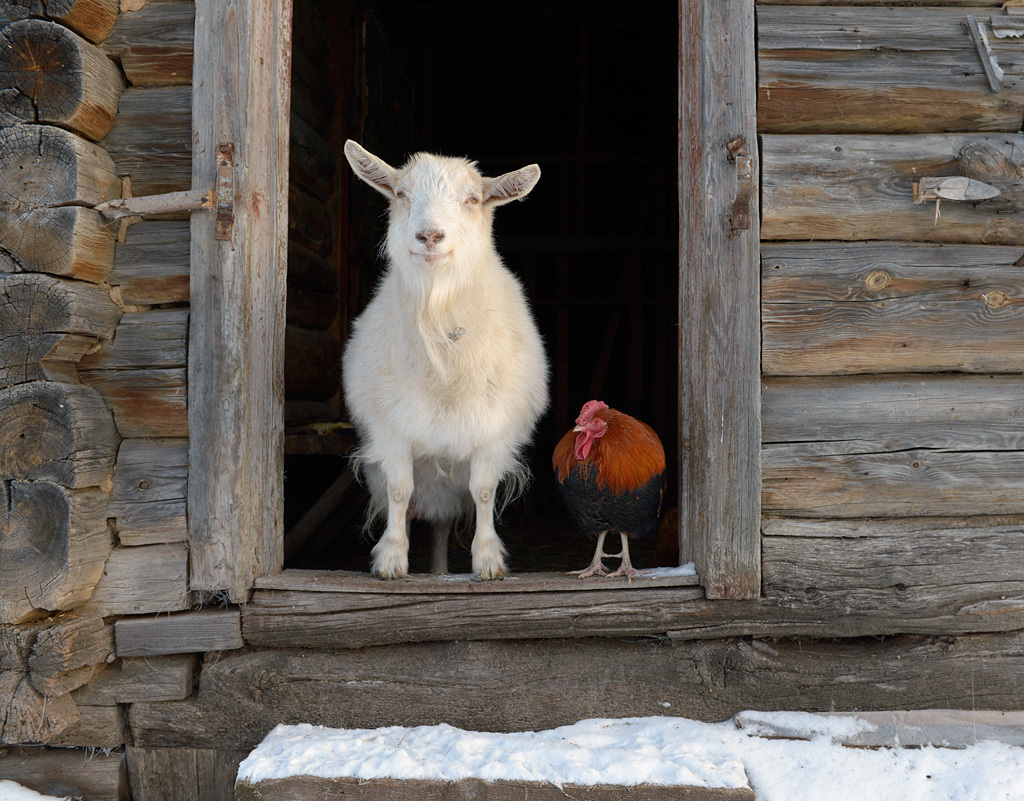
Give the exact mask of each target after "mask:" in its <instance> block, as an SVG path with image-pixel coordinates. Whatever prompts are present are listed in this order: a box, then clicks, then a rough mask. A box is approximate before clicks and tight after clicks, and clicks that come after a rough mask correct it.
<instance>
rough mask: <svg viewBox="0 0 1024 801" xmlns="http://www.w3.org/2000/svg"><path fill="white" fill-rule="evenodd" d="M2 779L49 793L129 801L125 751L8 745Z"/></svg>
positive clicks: (97, 800) (1, 761) (0, 773)
mask: <svg viewBox="0 0 1024 801" xmlns="http://www.w3.org/2000/svg"><path fill="white" fill-rule="evenodd" d="M0 779H11V780H13V781H16V782H18V783H19V784H22V785H23V786H25V787H28V788H30V789H32V790H35V791H36V792H38V793H45V794H46V795H54V796H58V797H63V796H79V797H82V798H88V799H89V801H128V798H129V794H128V774H127V771H126V770H125V765H124V755H123V754H104V753H103V752H99V753H95V754H87V753H86V752H85V751H74V750H70V749H67V748H7V749H5V750H4V753H3V755H2V756H0Z"/></svg>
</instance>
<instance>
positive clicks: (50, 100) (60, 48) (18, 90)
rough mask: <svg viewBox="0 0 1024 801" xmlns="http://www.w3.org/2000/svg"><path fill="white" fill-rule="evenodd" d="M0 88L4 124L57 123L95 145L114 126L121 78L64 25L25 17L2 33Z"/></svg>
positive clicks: (97, 51) (104, 58) (114, 67)
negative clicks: (2, 90) (0, 90)
mask: <svg viewBox="0 0 1024 801" xmlns="http://www.w3.org/2000/svg"><path fill="white" fill-rule="evenodd" d="M0 86H3V87H4V92H3V93H2V94H0V121H2V123H3V124H4V125H15V124H17V123H21V122H30V123H45V124H48V125H59V126H60V127H62V128H67V129H68V130H71V131H74V132H75V133H77V134H80V135H81V136H84V137H85V138H86V139H90V140H92V141H96V140H98V139H102V138H103V137H104V136H106V134H107V133H108V132H109V131H110V127H111V126H112V125H113V123H114V117H115V116H116V115H117V100H118V96H119V95H120V94H121V91H122V90H123V89H124V78H123V77H122V76H121V71H120V70H119V69H118V68H117V65H116V64H114V62H113V61H111V60H110V59H109V58H107V56H106V54H105V53H104V52H103V51H102V50H100V49H99V48H98V47H96V45H94V44H91V43H90V42H88V41H86V40H85V39H83V38H82V37H81V36H79V35H78V34H76V33H74V32H72V31H71V30H69V29H68V28H65V27H64V26H63V25H59V24H57V23H55V22H48V21H45V20H40V19H25V20H20V21H18V22H14V23H11V24H10V25H8V26H7V27H6V28H4V29H3V30H2V31H0ZM11 89H13V90H14V91H10V90H11Z"/></svg>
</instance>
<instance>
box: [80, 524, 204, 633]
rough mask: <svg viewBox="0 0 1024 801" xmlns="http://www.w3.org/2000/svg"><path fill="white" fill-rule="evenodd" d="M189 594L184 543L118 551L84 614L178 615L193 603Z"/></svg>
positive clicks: (117, 549)
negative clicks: (157, 613)
mask: <svg viewBox="0 0 1024 801" xmlns="http://www.w3.org/2000/svg"><path fill="white" fill-rule="evenodd" d="M191 600H192V599H191V596H190V594H189V591H188V548H187V547H186V546H185V544H184V543H180V542H178V543H161V544H159V545H141V546H136V547H123V548H115V549H114V550H113V551H111V552H110V556H109V557H107V563H106V565H105V566H104V568H103V575H102V576H100V580H99V581H98V582H96V587H95V589H94V590H93V592H92V595H91V596H90V597H89V600H88V601H86V602H85V603H84V604H82V606H81V607H79V611H80V612H83V613H87V614H89V613H91V614H97V615H103V616H104V617H109V616H111V615H142V614H147V613H151V612H177V611H179V610H182V609H187V608H188V607H189V605H190V603H191Z"/></svg>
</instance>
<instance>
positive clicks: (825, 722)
mask: <svg viewBox="0 0 1024 801" xmlns="http://www.w3.org/2000/svg"><path fill="white" fill-rule="evenodd" d="M780 727H784V728H785V729H786V730H788V731H797V732H799V733H800V734H801V735H802V736H804V737H806V738H807V739H802V740H788V739H787V740H783V739H768V738H765V737H763V736H760V732H762V731H763V732H769V731H772V730H777V729H779V728H780ZM865 727H867V729H865ZM871 728H872V727H871V724H869V723H865V722H864V721H858V720H856V719H853V718H823V717H821V716H816V715H811V714H807V713H801V712H744V713H742V714H741V715H738V716H737V717H736V718H735V719H734V720H729V721H725V722H723V723H700V722H697V721H693V720H687V719H685V718H672V717H650V718H625V719H621V720H605V719H596V720H584V721H580V722H579V723H576V724H574V725H572V726H563V727H561V728H558V729H551V730H549V731H541V732H518V733H513V734H494V733H485V732H469V731H463V730H461V729H456V728H454V727H452V726H447V725H443V724H442V725H440V726H418V727H415V728H406V727H402V726H393V727H389V728H382V729H327V728H323V727H320V726H311V725H308V724H302V725H298V726H278V727H277V728H275V729H274V730H273V731H272V732H271V733H270V734H269V735H267V738H266V739H265V740H264V741H263V743H261V744H260V746H259V747H258V748H256V750H254V751H253V752H252V753H251V754H250V755H249V757H248V758H247V759H246V760H245V761H244V762H242V764H241V766H240V768H239V774H238V778H239V780H240V781H241V780H244V781H247V782H249V783H256V782H259V781H264V780H268V779H275V778H284V777H287V776H319V777H323V778H339V777H351V778H358V779H363V780H370V779H385V778H394V779H427V780H431V779H433V780H439V781H459V780H460V779H466V778H471V777H475V778H479V779H483V780H485V781H499V780H513V781H514V780H525V781H537V782H548V783H550V784H555V785H558V786H562V785H577V786H590V785H594V784H612V785H623V786H632V785H637V784H654V785H692V786H698V787H729V788H735V787H746V786H748V785H747V781H748V780H749V786H750V787H751V788H753V789H754V791H755V792H756V794H757V798H758V801H794V799H821V798H827V799H829V800H830V801H864V800H865V799H871V801H889V800H890V799H891V800H892V801H1020V799H1024V748H1019V747H1014V746H1009V745H1005V744H1003V743H997V742H981V743H977V744H974V745H971V746H968V747H967V748H963V749H958V750H953V749H944V748H932V747H926V748H919V749H913V750H911V749H891V748H880V749H866V748H849V747H846V746H842V745H840V744H838V743H837V742H836V739H837V738H844V737H849V736H851V735H854V734H857V733H858V732H861V731H865V730H870V729H871Z"/></svg>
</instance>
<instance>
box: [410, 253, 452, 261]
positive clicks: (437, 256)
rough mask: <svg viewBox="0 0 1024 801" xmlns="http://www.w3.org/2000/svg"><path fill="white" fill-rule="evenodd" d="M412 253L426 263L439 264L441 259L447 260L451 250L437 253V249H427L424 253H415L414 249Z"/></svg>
mask: <svg viewBox="0 0 1024 801" xmlns="http://www.w3.org/2000/svg"><path fill="white" fill-rule="evenodd" d="M412 255H413V256H415V257H416V258H418V259H422V260H423V261H425V262H426V263H427V264H440V263H441V262H443V261H447V260H448V259H449V258H450V257H451V255H452V254H451V252H446V253H439V252H437V251H427V252H426V253H416V252H415V251H414V252H413V254H412Z"/></svg>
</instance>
